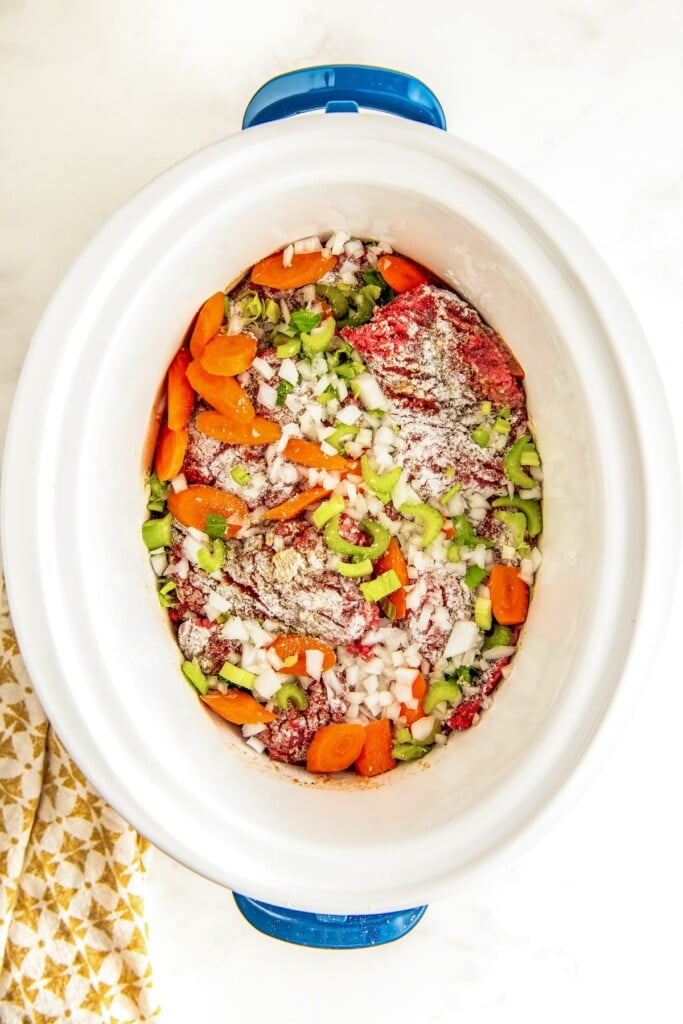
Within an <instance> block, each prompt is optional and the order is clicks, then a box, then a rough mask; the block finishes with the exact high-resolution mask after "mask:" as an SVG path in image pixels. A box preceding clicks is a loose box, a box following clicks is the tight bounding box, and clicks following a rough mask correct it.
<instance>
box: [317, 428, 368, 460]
mask: <svg viewBox="0 0 683 1024" xmlns="http://www.w3.org/2000/svg"><path fill="white" fill-rule="evenodd" d="M359 432H360V427H359V426H357V425H356V424H355V423H339V424H337V426H336V427H335V428H334V430H333V431H332V433H331V434H328V435H327V437H326V438H325V444H329V445H331V446H332V447H333V448H336V449H337V451H338V452H341V450H342V448H343V447H344V446H343V444H342V441H343V440H344V438H345V437H356V435H357V434H358V433H359ZM362 464H363V463H362V459H361V467H362Z"/></svg>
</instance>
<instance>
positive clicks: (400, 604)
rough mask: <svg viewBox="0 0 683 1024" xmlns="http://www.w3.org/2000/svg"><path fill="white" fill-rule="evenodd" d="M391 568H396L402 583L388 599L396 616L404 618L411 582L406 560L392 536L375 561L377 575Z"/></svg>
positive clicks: (395, 570)
mask: <svg viewBox="0 0 683 1024" xmlns="http://www.w3.org/2000/svg"><path fill="white" fill-rule="evenodd" d="M391 569H393V570H394V572H395V573H396V575H397V576H398V578H399V580H400V581H401V584H402V585H401V587H400V588H399V589H398V590H394V592H393V593H392V594H389V596H388V598H387V600H388V601H391V603H392V604H393V606H394V609H395V611H396V618H397V619H402V618H403V616H404V615H405V613H406V611H407V608H406V592H405V587H406V585H407V584H408V583H409V577H408V566H407V565H406V560H405V558H404V557H403V555H402V553H401V549H400V547H399V546H398V541H397V540H396V538H395V537H392V538H391V543H390V544H389V547H388V548H387V550H386V551H385V552H384V554H383V555H382V556H381V558H378V559H377V561H376V562H375V576H381V575H382V573H384V572H389V571H390V570H391Z"/></svg>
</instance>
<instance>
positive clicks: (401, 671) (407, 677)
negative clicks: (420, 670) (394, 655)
mask: <svg viewBox="0 0 683 1024" xmlns="http://www.w3.org/2000/svg"><path fill="white" fill-rule="evenodd" d="M416 679H417V670H416V669H414V668H397V669H396V682H397V683H398V684H399V685H401V686H410V687H411V696H412V685H413V683H414V682H415V680H416Z"/></svg>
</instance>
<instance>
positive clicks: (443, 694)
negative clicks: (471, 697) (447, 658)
mask: <svg viewBox="0 0 683 1024" xmlns="http://www.w3.org/2000/svg"><path fill="white" fill-rule="evenodd" d="M461 700H462V690H461V689H460V687H459V686H458V684H457V683H454V682H451V681H448V680H445V679H444V680H441V681H440V682H437V683H432V685H431V686H430V687H429V689H428V690H427V693H426V695H425V697H424V700H423V701H422V706H423V708H424V713H425V715H430V714H431V713H432V711H433V710H434V708H435V707H436V705H437V704H441V702H442V701H445V702H446V704H459V703H460V701H461Z"/></svg>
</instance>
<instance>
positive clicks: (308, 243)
mask: <svg viewBox="0 0 683 1024" xmlns="http://www.w3.org/2000/svg"><path fill="white" fill-rule="evenodd" d="M288 248H289V247H288ZM321 249H322V243H321V241H320V239H319V238H318V236H317V235H310V236H309V237H308V238H299V239H297V241H296V242H294V252H295V253H301V252H320V250H321ZM285 266H287V264H285Z"/></svg>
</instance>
